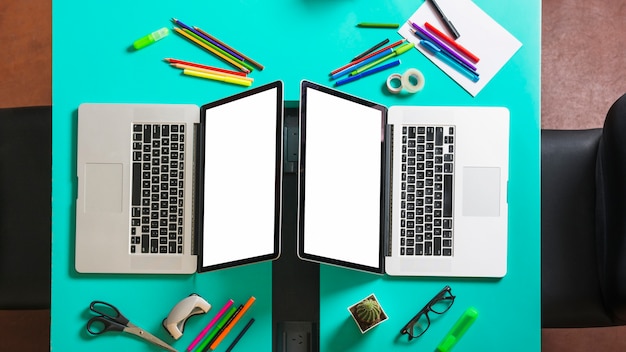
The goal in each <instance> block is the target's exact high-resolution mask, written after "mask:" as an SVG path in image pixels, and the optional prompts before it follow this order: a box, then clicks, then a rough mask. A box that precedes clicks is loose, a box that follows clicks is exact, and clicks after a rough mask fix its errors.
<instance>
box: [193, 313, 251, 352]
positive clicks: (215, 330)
mask: <svg viewBox="0 0 626 352" xmlns="http://www.w3.org/2000/svg"><path fill="white" fill-rule="evenodd" d="M239 309H241V307H239ZM237 310H238V309H237V308H235V307H231V308H230V310H229V311H228V312H227V313H226V314H224V316H223V317H222V319H220V321H219V322H218V323H217V325H216V326H215V327H214V328H213V330H212V331H211V332H210V333H209V335H208V336H207V337H206V338H205V339H204V341H202V343H201V344H200V345H198V347H197V348H196V351H204V348H205V347H206V346H207V345H208V344H209V343H210V342H211V340H213V338H214V337H215V335H217V333H218V332H219V331H220V329H221V328H222V327H224V325H226V323H227V322H228V321H229V319H230V318H231V317H232V316H233V315H234V314H235V312H237Z"/></svg>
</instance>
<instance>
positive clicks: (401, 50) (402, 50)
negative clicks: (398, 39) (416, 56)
mask: <svg viewBox="0 0 626 352" xmlns="http://www.w3.org/2000/svg"><path fill="white" fill-rule="evenodd" d="M414 47H415V45H414V44H413V43H405V44H402V45H400V46H399V47H397V48H396V49H395V50H393V52H392V53H391V54H388V55H386V56H383V57H381V58H380V59H378V60H376V61H374V62H371V63H369V64H367V65H365V66H363V67H361V68H359V69H356V70H354V71H352V72H350V75H351V76H354V75H358V74H359V73H361V72H363V71H366V70H369V69H370V68H372V67H374V66H376V65H378V64H380V63H381V62H384V61H387V60H389V59H390V58H392V57H394V56H398V55H402V54H404V53H406V52H407V51H409V50H411V49H412V48H414Z"/></svg>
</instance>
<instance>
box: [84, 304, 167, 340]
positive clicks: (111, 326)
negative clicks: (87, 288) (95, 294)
mask: <svg viewBox="0 0 626 352" xmlns="http://www.w3.org/2000/svg"><path fill="white" fill-rule="evenodd" d="M89 309H90V310H91V311H92V312H95V313H98V314H100V315H99V316H96V317H93V318H91V319H89V321H88V322H87V331H88V332H89V333H90V334H92V335H95V336H97V335H100V334H103V333H105V332H108V331H119V332H126V333H129V334H132V335H135V336H138V337H141V338H142V339H144V340H146V341H148V342H150V343H153V344H155V345H157V346H159V347H161V348H164V349H166V350H168V351H173V352H176V350H175V349H174V348H173V347H172V346H170V345H168V344H167V343H165V342H163V341H162V340H160V339H159V338H157V337H156V336H154V335H152V334H151V333H149V332H147V331H145V330H144V329H142V328H140V327H138V326H137V325H135V324H133V323H131V322H130V321H129V320H128V319H126V317H125V316H123V315H122V313H120V311H119V309H117V308H116V307H115V306H114V305H112V304H109V303H106V302H102V301H93V302H91V304H90V305H89Z"/></svg>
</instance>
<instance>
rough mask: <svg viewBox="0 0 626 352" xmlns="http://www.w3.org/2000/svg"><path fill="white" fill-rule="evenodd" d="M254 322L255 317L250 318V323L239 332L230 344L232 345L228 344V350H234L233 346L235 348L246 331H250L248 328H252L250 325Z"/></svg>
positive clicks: (228, 351) (227, 351)
mask: <svg viewBox="0 0 626 352" xmlns="http://www.w3.org/2000/svg"><path fill="white" fill-rule="evenodd" d="M252 323H254V318H250V321H248V324H246V326H244V327H243V329H241V331H240V332H239V334H237V337H235V339H234V340H233V342H232V343H231V344H230V346H228V348H227V349H226V352H230V351H232V350H233V348H235V345H236V344H237V342H239V340H241V338H242V337H243V335H244V334H245V333H246V331H248V329H249V328H250V325H252Z"/></svg>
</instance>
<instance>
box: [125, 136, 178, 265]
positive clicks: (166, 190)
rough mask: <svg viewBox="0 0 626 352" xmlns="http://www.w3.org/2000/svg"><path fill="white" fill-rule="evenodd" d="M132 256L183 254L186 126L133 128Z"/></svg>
mask: <svg viewBox="0 0 626 352" xmlns="http://www.w3.org/2000/svg"><path fill="white" fill-rule="evenodd" d="M132 129H133V132H132V133H133V140H132V160H133V161H132V165H133V167H132V186H131V187H132V189H131V192H132V201H131V226H130V247H129V248H130V252H131V253H138V254H141V253H151V254H155V253H182V252H183V237H182V236H183V222H184V221H183V214H184V210H183V204H184V199H183V195H184V191H183V187H184V181H183V179H184V175H185V125H182V124H133V126H132Z"/></svg>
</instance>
